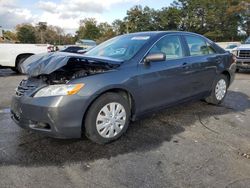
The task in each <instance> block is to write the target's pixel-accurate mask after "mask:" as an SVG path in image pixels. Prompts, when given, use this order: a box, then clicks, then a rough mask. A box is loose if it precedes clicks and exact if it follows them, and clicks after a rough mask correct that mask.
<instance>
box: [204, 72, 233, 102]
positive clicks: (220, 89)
mask: <svg viewBox="0 0 250 188" xmlns="http://www.w3.org/2000/svg"><path fill="white" fill-rule="evenodd" d="M228 85H229V80H228V78H227V77H226V76H225V75H223V74H222V75H220V76H219V77H218V78H217V79H216V81H215V84H214V85H213V88H212V92H211V94H210V96H209V97H207V98H206V99H205V100H206V102H207V103H211V104H220V103H221V102H222V101H223V100H224V98H225V96H226V93H227V88H228Z"/></svg>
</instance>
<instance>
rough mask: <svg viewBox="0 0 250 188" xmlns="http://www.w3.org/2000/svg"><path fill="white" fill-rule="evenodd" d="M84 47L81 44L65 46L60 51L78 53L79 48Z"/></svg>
mask: <svg viewBox="0 0 250 188" xmlns="http://www.w3.org/2000/svg"><path fill="white" fill-rule="evenodd" d="M83 49H84V48H83V47H81V46H67V47H66V48H64V49H63V50H61V52H69V53H78V51H79V50H83Z"/></svg>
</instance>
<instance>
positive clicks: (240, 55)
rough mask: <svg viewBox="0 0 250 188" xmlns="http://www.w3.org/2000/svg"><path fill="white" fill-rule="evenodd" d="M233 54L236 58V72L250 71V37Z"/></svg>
mask: <svg viewBox="0 0 250 188" xmlns="http://www.w3.org/2000/svg"><path fill="white" fill-rule="evenodd" d="M232 53H233V54H234V55H235V56H236V65H237V69H236V71H239V70H240V69H247V70H249V69H250V37H248V38H247V39H246V41H245V42H244V43H243V44H242V45H240V46H238V47H237V48H235V49H233V51H232Z"/></svg>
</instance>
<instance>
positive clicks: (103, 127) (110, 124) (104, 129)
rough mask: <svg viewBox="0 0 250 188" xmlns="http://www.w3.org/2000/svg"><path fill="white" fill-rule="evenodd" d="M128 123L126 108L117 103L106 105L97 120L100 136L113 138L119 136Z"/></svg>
mask: <svg viewBox="0 0 250 188" xmlns="http://www.w3.org/2000/svg"><path fill="white" fill-rule="evenodd" d="M125 123H126V111H125V108H124V107H123V106H122V105H121V104H120V103H116V102H112V103H108V104H106V105H105V106H104V107H103V108H102V109H101V110H100V112H99V113H98V115H97V118H96V129H97V132H98V133H99V134H100V136H102V137H104V138H113V137H115V136H116V135H117V134H119V133H120V132H121V131H122V129H123V128H124V125H125Z"/></svg>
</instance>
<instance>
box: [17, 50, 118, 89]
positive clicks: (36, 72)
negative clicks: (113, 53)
mask: <svg viewBox="0 0 250 188" xmlns="http://www.w3.org/2000/svg"><path fill="white" fill-rule="evenodd" d="M120 63H121V61H120V60H116V59H108V58H95V57H88V56H83V55H79V54H70V53H65V52H56V53H47V54H38V55H34V56H31V57H29V58H28V59H27V60H25V62H24V63H23V64H22V70H23V72H24V73H26V74H28V76H29V78H34V79H40V80H42V81H43V82H44V83H46V84H49V85H53V84H65V83H67V82H68V81H70V80H72V79H76V78H81V77H86V76H91V75H95V74H100V73H104V72H107V71H111V70H112V69H114V68H116V67H118V66H119V65H120Z"/></svg>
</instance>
